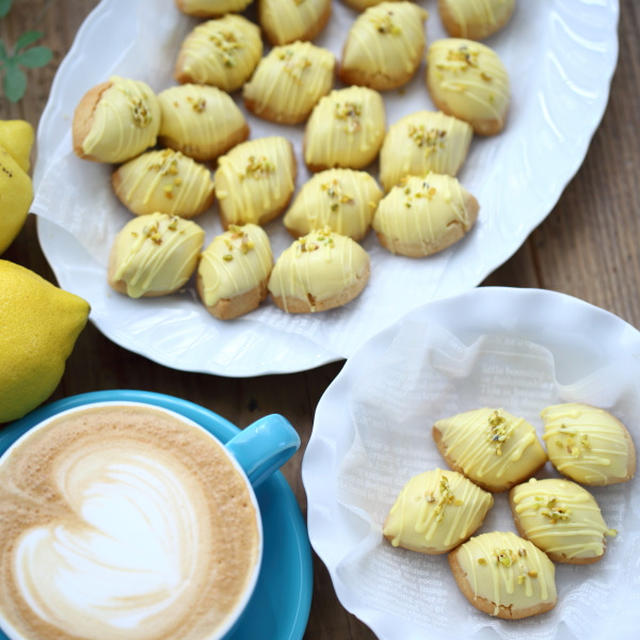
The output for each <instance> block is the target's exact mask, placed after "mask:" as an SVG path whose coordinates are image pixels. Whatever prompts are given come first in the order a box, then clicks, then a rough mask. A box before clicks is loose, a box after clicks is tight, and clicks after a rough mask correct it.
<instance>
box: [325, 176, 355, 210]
mask: <svg viewBox="0 0 640 640" xmlns="http://www.w3.org/2000/svg"><path fill="white" fill-rule="evenodd" d="M320 188H321V189H322V191H324V192H325V193H326V194H327V197H328V198H329V200H330V201H331V204H330V208H331V211H337V210H338V209H339V208H340V205H341V204H353V203H354V199H353V198H352V197H351V196H350V195H348V194H346V193H345V192H344V191H343V190H342V185H341V184H340V181H339V180H338V179H337V178H334V179H333V180H332V181H331V182H323V183H322V184H321V185H320Z"/></svg>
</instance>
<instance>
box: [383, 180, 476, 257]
mask: <svg viewBox="0 0 640 640" xmlns="http://www.w3.org/2000/svg"><path fill="white" fill-rule="evenodd" d="M478 209H479V206H478V201H477V200H476V199H475V198H474V197H473V196H472V195H471V194H470V193H469V192H468V191H467V190H466V189H465V188H464V187H463V186H461V185H460V183H459V182H458V181H457V180H456V178H453V177H451V176H446V175H441V174H436V173H428V174H427V175H426V176H425V177H424V178H419V177H417V176H410V177H407V178H405V179H404V180H403V181H402V182H401V183H400V184H399V185H397V186H395V187H393V189H391V191H390V192H389V193H388V194H387V195H386V196H385V197H384V198H383V199H382V200H381V201H380V204H379V205H378V209H377V211H376V213H375V216H374V219H373V228H374V229H375V231H376V233H377V234H378V240H379V241H380V244H381V245H382V246H383V247H385V248H386V249H388V250H389V251H391V253H399V254H400V255H403V256H409V257H411V258H420V257H423V256H428V255H431V254H433V253H437V252H438V251H442V249H445V248H446V247H449V246H451V245H452V244H453V243H455V242H457V241H458V240H460V239H461V238H462V237H463V236H464V235H465V234H466V233H467V232H468V231H469V229H471V227H472V226H473V225H474V224H475V221H476V219H477V217H478Z"/></svg>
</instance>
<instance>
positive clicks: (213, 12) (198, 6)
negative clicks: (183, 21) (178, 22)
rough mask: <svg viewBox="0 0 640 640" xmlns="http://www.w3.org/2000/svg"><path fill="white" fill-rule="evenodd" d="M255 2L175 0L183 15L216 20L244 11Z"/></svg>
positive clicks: (239, 0) (249, 0) (236, 0)
mask: <svg viewBox="0 0 640 640" xmlns="http://www.w3.org/2000/svg"><path fill="white" fill-rule="evenodd" d="M252 2H253V0H175V3H176V6H177V7H178V9H180V11H182V12H183V13H187V14H189V15H190V16H197V17H199V18H214V17H216V16H222V15H224V14H225V13H229V12H230V11H242V10H243V9H244V8H245V7H247V6H248V5H250V4H251V3H252Z"/></svg>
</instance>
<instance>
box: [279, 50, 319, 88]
mask: <svg viewBox="0 0 640 640" xmlns="http://www.w3.org/2000/svg"><path fill="white" fill-rule="evenodd" d="M278 59H279V60H282V62H284V70H285V72H286V73H288V74H289V75H290V76H291V77H292V78H293V79H294V80H295V81H296V82H300V81H301V80H302V74H303V73H304V72H305V70H306V69H308V68H309V67H310V66H311V60H309V58H307V57H306V56H298V55H296V52H295V51H294V50H293V49H285V50H284V51H280V53H278Z"/></svg>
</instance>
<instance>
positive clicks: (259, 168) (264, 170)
mask: <svg viewBox="0 0 640 640" xmlns="http://www.w3.org/2000/svg"><path fill="white" fill-rule="evenodd" d="M275 170H276V167H275V165H274V164H273V162H271V161H270V160H269V159H268V158H267V156H259V157H258V156H249V159H248V160H247V166H246V168H245V170H244V174H243V175H242V176H241V177H240V179H241V180H244V179H245V178H255V179H258V178H264V177H265V176H267V175H268V174H270V173H273V172H274V171H275Z"/></svg>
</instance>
